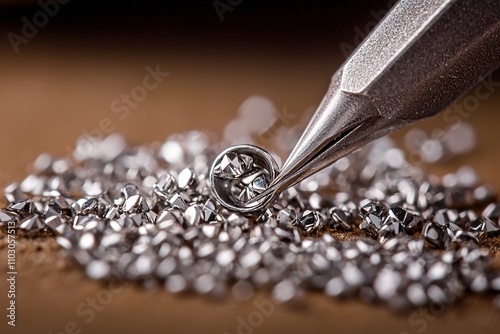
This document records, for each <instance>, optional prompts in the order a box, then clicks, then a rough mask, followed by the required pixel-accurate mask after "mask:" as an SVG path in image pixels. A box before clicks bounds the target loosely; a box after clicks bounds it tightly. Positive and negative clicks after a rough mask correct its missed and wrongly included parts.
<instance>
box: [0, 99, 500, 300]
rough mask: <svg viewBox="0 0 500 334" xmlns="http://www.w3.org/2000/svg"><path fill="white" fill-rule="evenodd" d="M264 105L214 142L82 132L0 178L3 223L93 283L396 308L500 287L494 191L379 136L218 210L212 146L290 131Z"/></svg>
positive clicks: (198, 137) (250, 104) (467, 172)
mask: <svg viewBox="0 0 500 334" xmlns="http://www.w3.org/2000/svg"><path fill="white" fill-rule="evenodd" d="M252 108H254V109H253V110H254V111H255V110H259V112H261V114H259V115H258V117H257V116H255V115H256V114H255V113H252V112H251V110H252ZM249 109H250V111H249ZM272 109H273V108H272V104H270V103H269V102H268V101H267V100H265V99H263V98H260V97H254V98H251V99H249V100H248V101H246V102H245V103H244V104H243V106H242V109H241V110H240V116H239V119H237V120H235V121H233V122H232V123H231V125H230V127H229V128H228V129H227V130H226V132H225V137H224V139H222V140H220V141H214V140H213V139H210V136H209V135H208V134H206V133H204V132H196V131H192V132H188V133H184V134H180V135H175V136H171V137H169V138H168V139H167V140H166V141H165V142H163V143H152V144H144V145H140V146H129V145H127V144H126V142H125V140H124V138H123V137H122V136H120V135H117V134H113V135H110V136H108V137H106V138H103V139H99V138H90V137H86V138H80V139H79V141H78V142H77V144H76V146H75V148H74V152H73V154H72V155H71V156H67V157H64V158H56V157H53V156H51V155H49V154H42V155H40V156H39V157H38V159H37V160H36V161H35V162H34V164H33V172H32V174H31V175H28V176H27V177H26V178H25V179H24V180H23V181H22V182H20V183H13V184H10V185H8V186H7V187H6V188H5V191H4V193H5V197H6V199H7V201H8V206H7V207H6V208H5V209H3V210H1V211H0V226H2V228H3V229H5V226H6V225H7V223H8V222H15V224H16V230H17V233H18V234H19V235H22V236H25V237H27V238H34V237H37V236H39V235H42V234H43V235H47V234H50V235H53V236H54V237H55V238H56V240H57V242H58V244H59V245H60V246H61V247H62V248H64V249H65V250H67V252H68V254H70V255H71V257H72V258H74V259H75V260H76V262H78V264H79V265H81V266H82V267H83V268H84V270H85V272H86V274H87V275H88V276H89V277H90V278H92V279H99V280H100V279H109V278H111V277H115V278H119V279H123V280H130V281H134V282H138V283H140V284H143V285H145V286H146V287H158V286H162V287H164V288H165V289H166V290H168V291H170V292H172V293H179V292H183V291H190V292H196V293H198V294H202V295H209V296H213V297H222V296H224V295H226V294H232V295H233V296H234V297H236V298H238V299H247V298H249V297H250V296H252V294H253V292H254V291H255V290H256V289H267V290H269V291H271V294H272V297H273V298H274V300H276V301H279V302H289V301H297V300H300V298H302V297H303V296H304V295H305V292H307V291H311V290H315V291H323V292H324V294H325V295H327V296H330V297H344V298H345V297H353V298H360V299H361V300H363V301H373V302H379V301H381V302H385V303H387V304H388V305H390V306H391V307H393V308H395V309H404V308H408V307H413V306H422V305H426V304H429V303H440V304H449V303H452V302H454V301H455V300H457V299H459V298H461V297H462V296H464V295H465V294H467V293H490V294H491V295H492V296H494V293H498V292H500V272H498V271H495V270H494V269H493V268H492V264H491V262H492V254H491V253H490V247H489V245H491V243H492V242H493V241H494V240H495V238H496V236H498V235H499V234H500V227H499V223H498V222H499V217H500V205H499V204H497V203H496V202H495V198H494V193H493V191H492V189H491V188H490V187H488V186H485V185H481V184H478V181H477V176H476V174H475V173H474V171H473V170H471V169H470V168H462V169H460V170H459V171H458V172H456V173H453V174H449V175H446V176H445V177H444V178H441V179H439V178H437V177H434V176H429V175H426V173H424V172H423V170H422V169H421V168H419V167H417V166H415V164H411V163H409V162H408V161H407V159H406V156H405V153H404V152H403V151H402V150H401V149H399V148H397V147H396V146H395V144H394V143H393V142H392V141H391V140H390V139H389V138H383V139H381V140H379V141H377V142H375V143H374V144H372V145H370V146H369V147H366V148H364V149H362V150H360V151H358V152H355V153H353V154H351V155H349V156H347V157H345V158H342V159H341V160H339V161H338V162H337V163H335V164H334V165H333V166H331V167H329V168H328V169H327V170H324V171H322V172H320V173H318V174H316V175H314V176H313V177H311V178H309V179H307V180H305V181H303V182H301V183H300V184H299V185H297V186H295V187H293V188H290V189H288V190H286V191H285V192H283V193H282V194H281V195H280V197H279V198H278V199H277V200H276V202H274V203H273V204H272V205H271V206H269V207H268V208H267V209H265V210H264V211H262V212H260V213H259V214H258V215H253V216H244V215H242V214H239V213H235V212H229V211H227V210H226V209H224V208H223V207H221V206H220V205H219V204H218V203H217V201H216V200H215V199H214V198H213V197H212V196H211V192H210V187H209V184H208V182H207V181H208V180H209V175H208V173H209V170H210V167H211V164H212V161H213V159H214V158H215V156H216V155H217V154H218V153H219V152H220V151H221V150H222V149H223V148H225V147H227V146H229V145H231V144H234V143H236V142H238V141H241V140H243V139H244V140H245V141H246V142H250V143H251V142H252V141H256V142H258V141H259V140H261V141H262V138H268V136H264V134H266V131H268V132H269V131H271V132H275V135H276V134H277V136H276V137H277V138H276V139H275V140H273V141H272V142H267V143H266V145H265V146H266V147H267V148H271V150H274V151H276V152H278V151H279V150H282V151H285V150H287V149H289V147H283V144H288V145H289V143H290V140H283V138H285V137H286V136H285V135H284V133H287V134H290V133H296V130H294V129H293V128H290V127H289V126H288V125H281V126H279V124H278V125H276V124H277V123H279V122H280V119H279V118H277V117H274V116H273V115H274V114H273V110H272ZM262 110H264V111H266V110H268V111H269V112H267V113H266V112H262ZM252 115H253V116H252ZM255 117H257V119H255ZM263 120H264V121H263ZM235 122H236V124H235ZM238 122H239V123H238ZM245 124H246V125H247V127H246V128H245V129H244V130H245V131H242V128H243V127H244V126H245ZM235 129H237V131H236V130H235ZM288 130H289V132H287V131H288ZM294 131H295V132H294ZM234 134H237V136H243V135H244V138H243V137H242V138H236V137H234ZM231 136H233V137H231ZM290 136H291V137H293V136H292V135H290ZM280 141H281V142H280ZM431 157H433V159H434V158H435V156H433V155H431ZM496 240H497V241H498V239H496ZM495 303H496V304H497V305H499V306H500V298H499V297H496V298H495Z"/></svg>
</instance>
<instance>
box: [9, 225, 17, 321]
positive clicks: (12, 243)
mask: <svg viewBox="0 0 500 334" xmlns="http://www.w3.org/2000/svg"><path fill="white" fill-rule="evenodd" d="M16 276H17V269H16V223H15V221H10V222H7V300H8V301H9V302H8V306H7V324H8V325H9V326H13V327H15V326H16Z"/></svg>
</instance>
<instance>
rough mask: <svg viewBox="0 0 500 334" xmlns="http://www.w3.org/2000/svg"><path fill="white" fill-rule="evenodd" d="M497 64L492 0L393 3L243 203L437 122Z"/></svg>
mask: <svg viewBox="0 0 500 334" xmlns="http://www.w3.org/2000/svg"><path fill="white" fill-rule="evenodd" d="M499 65H500V1H499V0H401V1H399V2H398V3H397V4H396V5H395V6H394V7H393V9H392V10H391V11H390V12H389V13H388V14H387V15H386V17H385V18H384V19H383V21H382V22H380V23H379V24H378V26H377V27H376V28H375V29H374V31H373V32H372V33H371V34H370V35H369V36H368V37H367V38H366V39H365V40H364V41H363V43H362V44H361V45H360V46H359V47H358V48H357V49H356V51H355V52H354V53H353V54H352V55H351V56H350V57H349V58H348V59H347V60H346V61H345V63H344V64H343V65H342V66H341V67H340V69H338V70H337V72H336V73H335V74H334V75H333V78H332V81H331V84H330V86H329V89H328V91H327V93H326V95H325V97H324V98H323V101H322V102H321V104H320V106H319V107H318V109H317V110H316V112H315V114H314V116H313V117H312V119H311V121H310V123H309V125H308V126H307V128H306V130H305V131H304V133H303V134H302V136H301V138H300V139H299V141H298V143H297V144H296V146H295V148H294V149H293V151H292V153H291V154H290V156H289V157H288V159H287V160H286V161H285V163H284V165H283V167H282V168H281V170H280V172H279V174H278V175H277V177H276V178H275V179H274V181H273V182H272V183H271V184H270V186H269V187H268V188H267V189H266V190H265V191H264V192H263V193H261V194H260V195H258V196H256V197H254V198H253V199H252V200H251V201H249V203H250V202H254V201H257V200H259V199H262V198H264V197H266V196H269V195H270V194H273V196H270V198H273V197H275V196H277V195H278V194H279V193H280V192H281V191H283V190H284V189H286V188H288V187H290V186H292V185H294V184H296V183H298V182H300V181H302V180H304V179H305V178H307V177H308V176H310V175H312V174H315V173H316V172H318V171H320V170H322V169H324V168H325V167H327V166H329V165H331V164H332V163H334V162H335V161H336V160H338V159H340V158H341V157H343V156H345V155H346V154H348V153H350V152H353V151H355V150H357V149H359V148H361V147H362V146H364V145H366V144H368V143H370V142H372V141H373V140H375V139H377V138H379V137H381V136H384V135H386V134H388V133H390V132H392V131H394V130H397V129H399V128H401V127H403V126H405V125H407V124H410V123H413V122H415V121H418V120H421V119H424V118H427V117H431V116H434V115H436V114H437V113H439V112H440V111H442V110H443V109H444V108H445V107H446V106H448V105H449V104H450V103H452V102H453V101H454V100H455V99H457V98H458V97H459V96H460V95H462V94H463V93H465V92H466V91H467V90H469V89H470V88H471V87H472V86H474V85H475V84H477V83H478V82H479V81H481V80H482V79H483V78H484V77H485V76H487V75H488V74H489V73H491V72H492V71H493V70H495V69H496V68H497V67H498V66H499Z"/></svg>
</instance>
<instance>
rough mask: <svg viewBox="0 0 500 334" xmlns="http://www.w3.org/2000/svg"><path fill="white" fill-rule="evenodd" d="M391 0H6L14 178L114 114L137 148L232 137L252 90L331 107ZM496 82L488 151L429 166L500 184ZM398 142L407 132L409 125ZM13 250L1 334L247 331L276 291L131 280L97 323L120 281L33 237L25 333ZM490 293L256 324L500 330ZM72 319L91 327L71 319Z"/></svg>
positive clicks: (4, 177) (4, 158)
mask: <svg viewBox="0 0 500 334" xmlns="http://www.w3.org/2000/svg"><path fill="white" fill-rule="evenodd" d="M48 2H50V1H48ZM48 2H47V3H48ZM61 2H62V1H61ZM391 2H393V1H387V0H385V1H348V0H344V1H315V2H311V1H294V2H282V3H281V2H280V3H278V2H275V3H270V2H267V1H245V0H242V1H237V0H232V1H229V0H221V1H215V2H214V1H192V0H188V1H171V2H167V1H164V2H159V1H158V2H156V1H151V2H140V1H94V0H92V1H69V2H68V3H66V4H59V5H58V8H57V10H56V9H55V7H51V8H52V9H51V10H52V11H53V15H52V17H48V16H47V20H46V22H45V23H44V21H43V15H42V16H41V14H39V12H40V11H43V10H44V9H43V8H42V5H41V4H40V3H36V2H35V1H29V0H26V1H1V2H0V31H1V34H0V37H1V39H0V114H1V116H2V117H1V121H0V122H1V123H0V124H1V130H0V148H1V151H0V163H1V164H0V166H1V167H0V184H1V185H5V184H6V183H7V182H8V181H11V180H21V179H22V178H23V176H24V175H26V173H27V172H28V171H29V169H28V166H29V164H30V162H32V161H33V160H34V159H35V158H36V157H37V155H38V154H40V153H41V152H50V153H53V154H57V155H64V154H67V150H68V148H71V147H72V145H74V142H75V140H76V138H78V136H80V135H81V134H82V133H85V132H90V133H92V132H93V133H96V132H95V131H101V132H103V130H104V129H103V128H102V127H101V124H100V122H101V121H102V120H103V119H109V120H110V124H111V125H109V127H111V128H113V130H114V131H117V132H120V133H123V134H124V135H125V136H126V137H127V139H128V140H129V142H130V143H142V142H148V141H162V140H164V139H165V138H166V137H167V136H168V135H169V134H172V133H175V132H181V131H185V130H190V129H208V130H213V131H216V132H221V131H222V130H223V128H224V125H225V124H226V123H227V122H228V121H230V120H231V119H232V118H233V117H234V116H235V115H236V111H237V108H238V106H239V105H240V104H241V103H242V102H243V101H244V100H245V99H246V98H247V97H248V96H250V95H252V94H260V95H263V96H266V97H268V98H270V99H271V100H272V101H273V102H274V103H275V105H276V107H277V108H279V109H281V108H283V107H286V108H287V110H288V112H289V113H293V114H296V115H300V114H302V113H303V112H304V111H305V110H306V109H308V108H311V107H315V106H316V105H317V104H318V103H319V101H320V100H321V98H322V96H323V94H324V92H325V90H326V87H327V85H328V82H329V79H330V77H331V75H332V74H333V72H334V71H335V69H336V68H337V67H338V66H339V65H340V64H341V63H342V61H343V60H344V59H345V54H346V52H349V51H351V49H352V48H353V47H354V46H356V45H357V44H358V43H359V41H361V39H362V38H363V37H364V36H365V35H366V33H367V32H368V31H369V30H370V29H371V28H373V26H374V23H375V22H376V21H378V20H379V19H380V17H381V16H382V15H383V14H384V12H385V11H386V10H387V8H389V7H390V5H391ZM44 3H45V2H44ZM216 6H217V8H219V10H217V9H216V8H215V7H216ZM224 6H226V7H224ZM223 8H225V9H226V10H225V11H224V9H223ZM222 11H223V13H222V14H221V12H222ZM34 18H35V20H36V19H38V20H42V21H38V22H39V23H40V24H39V27H37V28H36V31H29V28H26V27H25V28H24V29H25V33H24V34H23V27H24V26H25V25H26V21H28V22H30V23H33V19H34ZM42 23H43V24H42ZM26 29H28V30H26ZM26 32H28V33H27V34H26ZM13 34H15V35H16V36H18V37H15V36H14V35H13ZM27 35H28V36H31V37H26V36H27ZM13 40H14V41H15V42H14V43H12V41H13ZM148 66H149V67H151V68H156V67H157V66H159V68H160V69H161V71H163V72H168V73H169V75H168V77H166V78H164V80H163V81H162V82H161V83H160V84H159V86H158V87H157V88H156V89H154V90H151V91H149V92H148V94H147V97H146V98H145V99H144V100H143V101H141V102H140V103H139V104H138V105H137V107H136V108H135V109H132V111H131V112H130V115H129V116H128V117H126V118H125V119H123V120H122V119H120V118H119V117H118V114H116V113H113V111H112V106H111V105H112V103H113V101H114V100H116V99H117V98H120V96H121V95H122V94H130V92H131V90H132V89H133V88H134V87H135V86H137V85H141V84H142V80H143V78H144V76H145V75H146V74H147V72H146V71H147V70H146V68H147V67H148ZM492 80H493V82H494V83H497V84H496V86H495V89H494V90H495V91H494V92H493V93H492V94H491V96H490V97H489V98H488V99H487V100H484V101H480V103H479V105H478V107H477V110H475V111H474V112H472V113H471V115H470V117H468V119H467V121H470V122H471V123H472V124H474V125H475V126H476V129H477V132H478V143H479V145H478V148H477V149H476V150H475V151H474V152H473V153H471V154H469V155H467V156H463V157H458V158H455V159H453V160H451V161H449V162H447V163H441V164H438V165H433V166H428V167H426V168H427V169H428V170H430V171H431V172H434V173H437V174H440V175H442V174H444V173H447V172H451V171H454V170H456V169H457V168H458V167H459V166H462V165H469V166H473V167H474V168H476V170H477V171H478V174H479V175H480V177H481V179H482V180H484V181H486V182H489V183H491V184H493V185H494V186H495V187H496V188H497V189H500V176H499V175H498V169H497V164H498V163H499V161H500V160H499V159H500V158H499V157H500V155H499V154H500V145H497V144H496V143H497V142H498V139H497V134H498V125H499V120H500V113H499V112H498V109H499V108H500V87H498V85H499V84H498V82H500V77H499V75H498V73H496V74H495V76H494V77H493V79H492ZM298 118H299V117H297V119H298ZM448 125H449V123H447V122H446V120H445V119H444V118H443V117H442V116H437V117H436V118H435V119H432V120H429V121H426V122H424V123H422V124H420V125H419V126H422V127H424V128H426V129H428V130H432V129H439V128H446V127H447V126H448ZM106 130H108V128H106ZM404 131H405V130H403V132H404ZM394 137H395V138H396V139H397V140H400V139H401V137H402V134H401V133H398V134H396V135H395V136H394ZM0 245H4V244H0ZM0 247H2V246H0ZM0 256H1V257H0V259H1V260H0V264H2V265H1V267H2V268H1V273H0V279H1V280H0V281H1V283H0V287H1V289H0V309H1V310H3V311H2V314H1V317H0V319H3V320H1V322H0V329H1V333H53V334H55V333H65V332H66V333H78V330H81V331H80V332H81V333H108V332H117V333H146V332H147V333H150V332H151V333H152V332H168V333H225V332H227V333H236V332H237V330H238V324H239V322H238V318H239V317H241V319H247V318H248V316H249V315H250V314H251V313H252V312H254V311H255V310H256V308H255V305H254V304H253V302H254V300H257V301H263V300H268V299H269V296H268V295H267V294H265V293H260V294H258V295H257V296H255V297H254V298H253V299H252V300H250V301H248V302H238V301H234V300H233V299H231V298H228V299H227V300H224V301H222V302H213V301H209V300H205V299H203V298H200V297H197V296H187V297H186V296H184V297H183V296H172V295H170V294H168V293H167V292H164V291H155V292H151V291H147V290H144V289H141V288H139V287H135V286H131V285H129V286H127V287H125V288H124V289H123V290H120V292H118V293H116V294H114V295H113V300H112V301H111V302H110V304H109V305H106V306H104V307H103V309H102V311H99V312H96V313H95V318H94V319H93V320H92V321H91V322H90V323H86V322H85V319H86V318H85V317H81V316H80V315H78V314H77V313H76V310H77V308H78V307H79V305H80V304H81V303H82V302H84V303H85V302H87V300H88V299H87V298H96V296H98V295H99V293H100V292H101V291H102V289H105V288H108V287H107V286H106V284H102V283H96V282H91V281H89V280H88V279H86V278H85V277H84V276H83V274H82V273H81V272H80V270H79V269H78V268H76V267H74V266H72V265H71V264H68V262H67V261H65V259H64V256H63V255H62V253H60V252H59V250H58V247H57V246H55V244H54V242H53V241H52V240H37V241H22V240H21V241H19V242H18V255H17V260H18V273H19V274H18V277H17V279H18V280H17V284H18V285H17V289H18V291H17V292H18V296H17V305H18V309H17V326H16V328H11V327H7V325H6V318H5V315H4V313H3V312H5V307H6V300H7V298H6V291H5V289H4V286H5V270H4V263H5V261H4V259H5V258H6V255H5V248H1V249H0ZM491 300H492V298H491V296H475V297H468V298H465V299H464V300H463V301H461V302H460V303H459V304H457V305H453V306H450V307H447V308H446V310H429V309H427V310H426V309H420V310H412V311H410V312H408V313H404V314H395V313H393V312H392V311H390V310H388V309H387V307H385V306H383V307H381V306H373V305H365V304H363V303H361V302H359V301H352V300H350V301H338V300H333V301H332V300H328V299H327V298H325V297H323V296H321V295H319V294H318V295H312V296H310V297H308V298H307V300H306V302H307V304H308V307H307V308H305V309H300V310H294V309H290V308H288V307H286V306H278V305H277V306H276V307H275V310H274V312H273V314H272V315H271V316H269V317H266V318H265V320H264V322H263V324H262V325H261V326H259V327H258V328H254V329H252V330H253V333H272V332H274V333H282V332H283V333H285V332H286V333H296V332H297V333H300V332H311V333H330V332H341V333H342V332H352V333H359V332H367V331H370V332H376V333H378V332H380V333H403V332H406V333H424V332H425V333H440V332H445V331H446V332H457V333H458V332H460V333H466V332H469V331H472V330H474V331H481V332H483V333H498V328H500V327H499V326H500V320H499V313H498V310H494V309H493V308H492V306H491ZM414 312H416V313H414ZM415 314H416V315H415ZM73 321H74V322H75V323H76V326H77V329H74V328H72V325H69V327H68V323H69V322H73Z"/></svg>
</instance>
